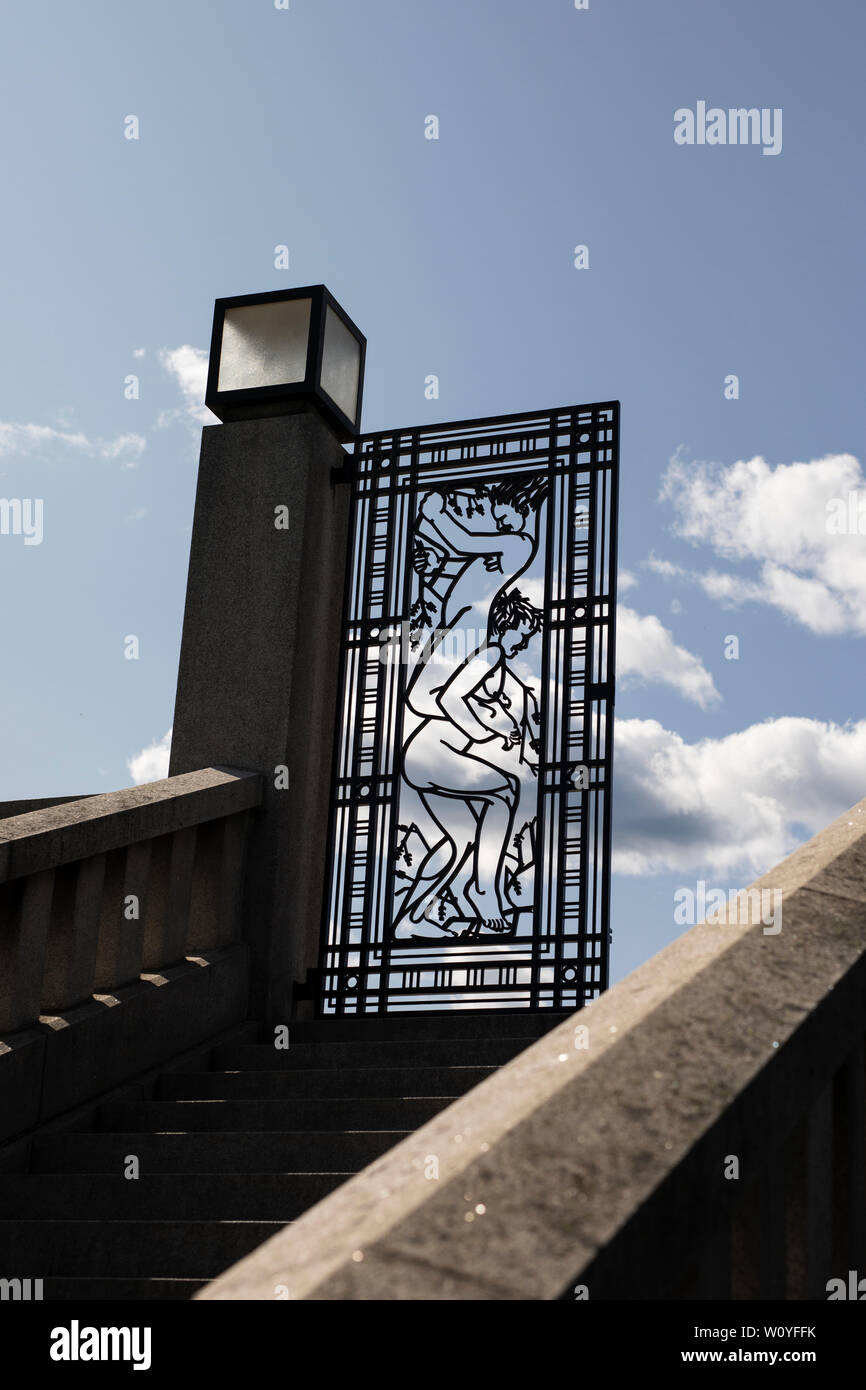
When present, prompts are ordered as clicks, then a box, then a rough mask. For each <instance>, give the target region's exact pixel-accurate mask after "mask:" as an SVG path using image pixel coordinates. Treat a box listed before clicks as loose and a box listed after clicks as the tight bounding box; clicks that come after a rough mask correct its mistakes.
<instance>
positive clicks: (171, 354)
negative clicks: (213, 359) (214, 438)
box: [157, 343, 219, 425]
mask: <svg viewBox="0 0 866 1390" xmlns="http://www.w3.org/2000/svg"><path fill="white" fill-rule="evenodd" d="M157 357H158V358H159V361H160V364H161V365H162V366H163V367H165V370H166V371H167V372H169V373H170V374H171V375H172V376H173V377H174V379H175V381H176V383H177V385H178V386H179V387H180V391H181V395H182V396H183V399H184V411H185V413H186V414H187V415H189V416H190V417H191V418H192V419H193V420H194V421H195V422H196V423H197V424H199V425H215V424H218V423H219V422H218V420H217V417H216V416H215V415H214V414H213V413H212V412H211V411H210V410H208V408H207V406H206V405H205V403H204V393H205V386H206V385H207V365H208V355H207V353H206V352H205V351H204V350H203V349H202V348H196V347H191V346H190V345H189V343H184V345H183V347H177V348H160V350H159V352H158V353H157ZM172 418H177V412H169V413H168V415H163V416H162V417H161V421H160V423H163V424H165V423H167V422H168V421H169V420H170V419H172Z"/></svg>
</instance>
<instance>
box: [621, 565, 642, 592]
mask: <svg viewBox="0 0 866 1390" xmlns="http://www.w3.org/2000/svg"><path fill="white" fill-rule="evenodd" d="M616 583H617V588H618V590H619V592H620V593H621V594H627V593H628V591H629V589H636V588H637V584H638V580H637V575H635V574H632V572H631V570H620V572H619V574H618V575H617V580H616Z"/></svg>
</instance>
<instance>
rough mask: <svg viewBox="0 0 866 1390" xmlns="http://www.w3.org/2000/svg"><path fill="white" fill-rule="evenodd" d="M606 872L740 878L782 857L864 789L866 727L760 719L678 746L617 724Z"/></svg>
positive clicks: (646, 730) (673, 738)
mask: <svg viewBox="0 0 866 1390" xmlns="http://www.w3.org/2000/svg"><path fill="white" fill-rule="evenodd" d="M614 768H615V779H616V785H615V789H614V803H613V804H614V817H615V833H614V869H615V871H616V872H617V873H621V874H654V873H663V872H682V873H692V874H700V873H716V874H720V875H722V874H736V873H742V874H743V875H744V876H745V879H744V886H745V883H746V882H748V881H749V880H750V879H751V878H754V877H757V876H758V875H759V874H762V873H764V872H766V871H767V870H768V869H770V868H772V867H773V866H774V865H775V864H776V863H778V862H779V860H781V859H784V858H785V856H786V855H788V854H790V853H791V851H792V850H793V849H795V848H796V846H797V845H798V844H800V843H801V842H802V841H803V840H804V839H805V838H807V836H809V835H812V834H816V833H817V832H818V831H819V830H821V829H823V828H824V826H826V825H827V824H828V822H830V821H832V820H833V819H835V817H836V816H838V815H840V814H841V813H842V812H843V811H844V810H846V809H847V808H848V807H849V806H852V805H853V804H854V803H855V802H857V801H859V800H860V799H861V798H862V796H863V793H864V790H866V720H861V721H859V722H858V723H856V724H854V723H851V724H846V725H838V724H829V723H822V722H821V721H819V720H816V719H800V718H782V719H769V720H766V721H765V722H764V723H761V724H753V725H752V726H751V727H749V728H747V729H744V730H742V732H740V733H734V734H728V735H727V736H726V737H724V738H717V739H712V738H707V739H701V740H700V741H699V742H698V743H692V744H689V743H686V742H685V740H684V739H682V738H681V737H680V735H679V734H676V733H673V732H671V731H670V730H669V729H665V728H663V727H662V725H661V724H659V723H658V722H657V721H656V720H653V719H627V720H623V721H619V720H617V724H616V735H615V751H614Z"/></svg>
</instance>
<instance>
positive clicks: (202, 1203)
mask: <svg viewBox="0 0 866 1390" xmlns="http://www.w3.org/2000/svg"><path fill="white" fill-rule="evenodd" d="M348 1177H351V1173H348V1172H344V1173H201V1174H187V1173H147V1171H146V1170H145V1171H144V1172H142V1174H141V1176H140V1177H138V1178H134V1179H130V1178H125V1177H123V1176H121V1175H120V1174H117V1173H97V1174H93V1173H87V1174H62V1175H61V1174H56V1173H50V1174H48V1173H23V1174H21V1173H14V1174H11V1173H10V1174H7V1175H6V1176H5V1177H4V1178H3V1180H2V1182H0V1220H12V1219H16V1218H20V1217H21V1216H22V1215H23V1214H25V1213H26V1215H27V1218H28V1220H33V1221H62V1220H64V1219H65V1218H68V1217H70V1216H74V1217H75V1219H76V1220H78V1221H100V1220H101V1221H181V1220H187V1221H218V1220H220V1221H280V1222H288V1221H294V1220H296V1219H297V1217H299V1216H301V1215H302V1214H303V1213H304V1212H305V1211H306V1210H307V1208H308V1207H311V1206H314V1205H315V1203H316V1202H320V1201H321V1200H322V1198H323V1197H327V1195H328V1193H329V1192H333V1191H334V1189H335V1188H336V1187H339V1186H340V1184H341V1183H343V1182H345V1180H346V1178H348Z"/></svg>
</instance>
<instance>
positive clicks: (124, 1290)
mask: <svg viewBox="0 0 866 1390" xmlns="http://www.w3.org/2000/svg"><path fill="white" fill-rule="evenodd" d="M206 1283H207V1280H206V1279H98V1278H97V1279H87V1278H83V1279H64V1278H62V1277H60V1276H55V1277H54V1278H51V1279H46V1280H45V1281H44V1283H43V1289H42V1296H43V1299H44V1301H45V1302H46V1303H79V1302H81V1303H85V1302H96V1301H98V1302H100V1303H120V1302H128V1301H130V1300H135V1301H136V1302H138V1301H142V1302H146V1301H147V1300H150V1299H159V1300H160V1301H163V1300H165V1301H168V1300H173V1299H188V1298H192V1296H193V1294H194V1293H197V1292H198V1290H199V1289H203V1288H204V1286H205V1284H206Z"/></svg>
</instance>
